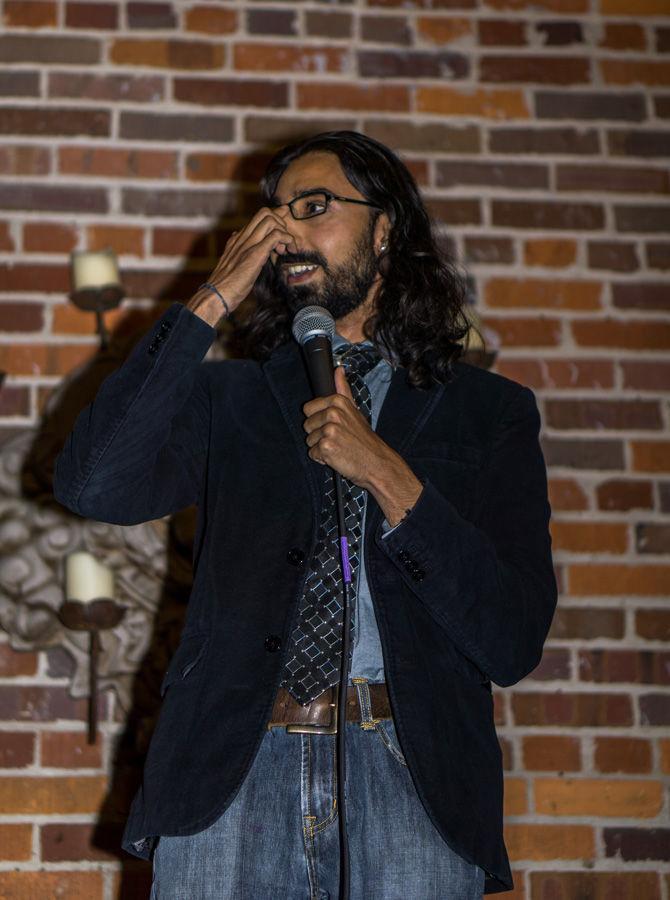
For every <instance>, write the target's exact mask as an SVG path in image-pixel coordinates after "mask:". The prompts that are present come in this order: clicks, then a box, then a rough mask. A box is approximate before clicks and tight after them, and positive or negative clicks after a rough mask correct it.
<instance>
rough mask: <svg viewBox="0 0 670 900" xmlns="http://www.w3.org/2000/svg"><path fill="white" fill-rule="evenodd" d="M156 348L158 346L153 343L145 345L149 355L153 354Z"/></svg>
mask: <svg viewBox="0 0 670 900" xmlns="http://www.w3.org/2000/svg"><path fill="white" fill-rule="evenodd" d="M157 350H158V347H157V346H156V345H155V344H154V343H151V344H149V346H148V347H147V353H149V354H151V356H153V355H154V353H155V352H156V351H157Z"/></svg>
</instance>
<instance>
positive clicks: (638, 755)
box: [593, 735, 652, 775]
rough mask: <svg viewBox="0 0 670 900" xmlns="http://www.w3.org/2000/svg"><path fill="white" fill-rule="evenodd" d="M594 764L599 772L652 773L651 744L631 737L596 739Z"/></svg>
mask: <svg viewBox="0 0 670 900" xmlns="http://www.w3.org/2000/svg"><path fill="white" fill-rule="evenodd" d="M593 762H594V765H595V767H596V769H597V771H599V772H609V773H611V772H627V773H629V774H631V775H632V774H638V775H644V774H646V773H648V772H651V762H652V754H651V742H650V741H646V740H643V739H642V738H634V737H632V736H630V735H627V736H626V737H622V738H619V737H596V738H595V740H594V753H593Z"/></svg>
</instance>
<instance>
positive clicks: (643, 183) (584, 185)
mask: <svg viewBox="0 0 670 900" xmlns="http://www.w3.org/2000/svg"><path fill="white" fill-rule="evenodd" d="M556 189H557V190H559V191H589V192H600V191H604V192H607V191H609V192H619V193H631V194H667V193H668V192H669V191H670V175H668V173H667V172H666V171H664V170H663V169H652V168H650V167H646V168H632V167H630V166H603V165H599V166H586V165H580V166H574V165H567V164H565V165H562V164H559V165H557V166H556Z"/></svg>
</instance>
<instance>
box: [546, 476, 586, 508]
mask: <svg viewBox="0 0 670 900" xmlns="http://www.w3.org/2000/svg"><path fill="white" fill-rule="evenodd" d="M549 503H550V504H551V508H552V510H581V509H588V508H589V501H588V497H587V496H586V494H585V493H584V489H583V488H582V486H581V485H580V484H579V483H578V482H576V481H575V480H574V479H573V478H551V479H550V480H549Z"/></svg>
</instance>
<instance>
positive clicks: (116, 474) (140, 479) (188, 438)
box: [54, 303, 216, 525]
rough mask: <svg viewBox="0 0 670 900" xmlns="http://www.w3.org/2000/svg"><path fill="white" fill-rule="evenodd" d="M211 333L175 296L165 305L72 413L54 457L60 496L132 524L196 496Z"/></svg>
mask: <svg viewBox="0 0 670 900" xmlns="http://www.w3.org/2000/svg"><path fill="white" fill-rule="evenodd" d="M215 335H216V330H215V329H214V328H212V327H211V326H210V325H208V324H207V323H206V322H204V321H203V320H202V319H201V318H200V317H199V316H196V315H195V314H194V313H193V312H191V310H189V309H187V308H186V307H185V306H183V305H182V304H181V303H173V304H172V305H171V306H170V307H169V308H168V309H167V310H166V311H165V313H164V314H163V315H162V316H161V317H160V319H158V321H157V322H156V323H155V324H154V325H153V326H152V328H151V329H150V330H149V331H148V332H147V334H146V335H144V336H143V337H142V338H141V339H140V341H139V342H138V343H137V344H136V345H135V347H134V348H133V350H132V352H131V354H130V356H129V357H128V358H127V359H126V360H125V362H124V363H123V364H122V365H121V366H120V367H119V368H118V369H117V370H116V371H115V372H113V373H112V374H111V375H109V376H108V377H107V378H106V379H105V381H104V382H103V383H102V385H101V386H100V388H99V390H98V393H97V395H96V397H95V399H94V400H93V402H92V403H90V404H89V405H88V406H87V407H85V408H84V409H83V410H82V411H81V412H80V413H79V415H78V417H77V419H76V421H75V424H74V427H73V429H72V431H71V433H70V434H69V435H68V437H67V440H66V442H65V444H64V446H63V449H62V450H61V452H60V453H59V455H58V457H57V459H56V464H55V469H54V495H55V497H56V499H57V500H58V501H59V502H60V503H62V504H63V505H64V506H66V507H67V508H68V509H70V510H72V511H73V512H75V513H78V514H79V515H81V516H86V517H87V518H91V519H97V520H98V521H101V522H111V523H113V524H117V525H136V524H138V523H139V522H146V521H149V520H151V519H158V518H160V517H161V516H165V515H168V514H169V513H172V512H176V511H177V510H179V509H183V508H184V507H186V506H190V505H191V504H192V503H195V502H196V501H197V498H198V494H199V491H200V485H201V483H202V480H203V475H204V471H205V461H206V454H207V446H208V431H209V421H210V415H209V393H208V390H207V384H206V381H205V377H204V376H205V369H206V367H205V366H202V365H199V364H200V363H201V361H202V359H203V357H204V356H205V354H206V353H207V350H208V349H209V347H210V345H211V343H212V340H213V339H214V337H215Z"/></svg>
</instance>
